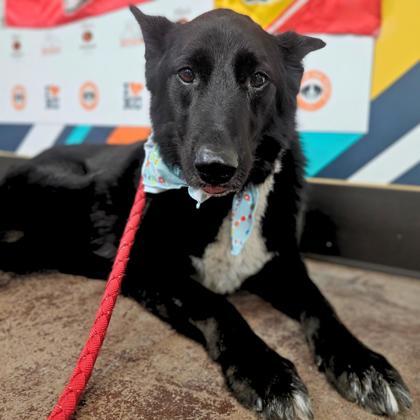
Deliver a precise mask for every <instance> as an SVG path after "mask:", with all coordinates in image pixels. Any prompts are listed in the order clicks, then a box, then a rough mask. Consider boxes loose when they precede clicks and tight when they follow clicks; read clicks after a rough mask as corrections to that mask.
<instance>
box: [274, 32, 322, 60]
mask: <svg viewBox="0 0 420 420" xmlns="http://www.w3.org/2000/svg"><path fill="white" fill-rule="evenodd" d="M276 38H277V40H278V43H279V45H280V47H281V48H282V49H283V51H284V53H285V55H286V57H289V58H291V56H293V57H294V58H295V59H296V60H299V61H301V60H302V59H303V57H305V55H307V54H309V53H310V52H312V51H316V50H320V49H321V48H324V47H325V45H326V44H325V42H324V41H323V40H322V39H319V38H313V37H311V36H306V35H299V34H297V33H296V32H284V33H282V34H280V35H277V37H276Z"/></svg>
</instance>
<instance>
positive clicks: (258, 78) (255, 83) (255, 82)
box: [249, 72, 268, 88]
mask: <svg viewBox="0 0 420 420" xmlns="http://www.w3.org/2000/svg"><path fill="white" fill-rule="evenodd" d="M267 81H268V77H267V75H265V74H264V73H261V72H257V73H254V74H253V75H252V76H251V78H250V79H249V83H250V85H251V86H252V87H253V88H260V87H262V86H264V85H265V84H266V83H267Z"/></svg>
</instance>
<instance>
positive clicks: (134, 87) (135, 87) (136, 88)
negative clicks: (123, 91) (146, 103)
mask: <svg viewBox="0 0 420 420" xmlns="http://www.w3.org/2000/svg"><path fill="white" fill-rule="evenodd" d="M143 87H144V86H143V85H142V84H141V83H130V90H131V92H132V93H133V95H135V96H137V95H138V94H139V93H140V92H141V91H142V90H143Z"/></svg>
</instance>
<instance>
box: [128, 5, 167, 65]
mask: <svg viewBox="0 0 420 420" xmlns="http://www.w3.org/2000/svg"><path fill="white" fill-rule="evenodd" d="M130 11H131V13H132V14H133V15H134V17H135V18H136V20H137V22H138V23H139V25H140V29H141V32H142V34H143V39H144V45H145V48H146V52H145V58H146V61H147V60H150V59H153V58H156V57H158V56H160V55H161V54H162V53H163V51H164V50H165V38H166V35H167V34H168V32H169V31H170V30H171V29H172V28H173V27H174V26H175V23H173V22H171V21H170V20H168V19H166V18H165V17H163V16H150V15H146V14H144V13H143V12H142V11H141V10H139V9H138V8H137V7H136V6H130Z"/></svg>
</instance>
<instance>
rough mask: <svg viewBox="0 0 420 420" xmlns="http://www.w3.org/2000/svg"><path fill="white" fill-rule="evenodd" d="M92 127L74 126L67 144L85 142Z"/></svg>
mask: <svg viewBox="0 0 420 420" xmlns="http://www.w3.org/2000/svg"><path fill="white" fill-rule="evenodd" d="M90 129H91V126H90V125H78V126H76V127H74V128H73V130H72V131H71V132H70V134H69V136H68V137H67V139H66V141H65V144H68V145H71V144H81V143H83V141H84V140H85V138H86V136H87V135H88V133H89V131H90Z"/></svg>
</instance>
